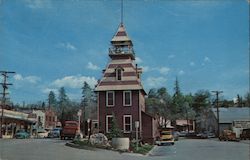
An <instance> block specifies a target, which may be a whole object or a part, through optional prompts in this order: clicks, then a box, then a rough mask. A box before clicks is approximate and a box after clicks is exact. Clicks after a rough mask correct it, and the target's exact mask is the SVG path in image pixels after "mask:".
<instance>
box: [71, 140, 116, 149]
mask: <svg viewBox="0 0 250 160" xmlns="http://www.w3.org/2000/svg"><path fill="white" fill-rule="evenodd" d="M72 143H74V144H76V145H79V148H83V149H86V148H87V149H91V148H92V149H94V148H100V149H110V148H111V147H109V146H102V145H92V144H91V143H89V141H88V140H83V141H80V140H73V142H72Z"/></svg>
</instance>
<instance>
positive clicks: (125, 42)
mask: <svg viewBox="0 0 250 160" xmlns="http://www.w3.org/2000/svg"><path fill="white" fill-rule="evenodd" d="M109 57H110V62H109V63H108V65H107V67H106V69H105V70H103V77H102V79H101V80H100V81H99V82H98V84H97V86H96V92H97V93H98V121H99V129H100V131H101V132H104V133H109V131H110V128H111V121H112V118H113V117H114V116H115V118H116V120H117V122H118V125H119V127H120V129H121V130H122V131H123V134H124V136H126V137H130V138H134V137H135V122H136V121H139V124H140V127H139V132H140V137H141V138H142V139H143V140H145V141H148V142H149V141H151V142H152V140H154V139H155V137H156V136H158V135H157V130H156V128H157V127H156V124H157V123H155V121H156V119H155V118H154V117H152V116H150V115H148V114H146V113H145V98H144V96H145V95H146V92H145V91H144V89H143V86H142V84H141V73H142V69H141V68H138V67H137V65H136V64H135V62H134V61H135V53H134V50H133V43H132V41H131V39H130V38H129V37H128V35H127V32H126V30H125V27H124V25H123V24H122V23H121V24H120V26H119V28H118V31H117V32H116V34H115V35H114V37H113V38H112V40H111V48H110V49H109Z"/></svg>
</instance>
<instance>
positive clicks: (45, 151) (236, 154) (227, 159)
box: [0, 139, 250, 160]
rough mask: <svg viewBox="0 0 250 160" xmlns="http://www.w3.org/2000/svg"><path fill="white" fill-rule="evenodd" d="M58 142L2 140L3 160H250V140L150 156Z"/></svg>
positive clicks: (195, 144) (205, 143)
mask: <svg viewBox="0 0 250 160" xmlns="http://www.w3.org/2000/svg"><path fill="white" fill-rule="evenodd" d="M65 143H66V141H61V140H55V139H28V140H17V139H13V140H12V139H11V140H6V139H5V140H0V160H17V159H18V160H57V159H58V160H85V159H86V160H92V159H93V160H96V159H101V160H105V159H107V160H112V159H114V160H134V159H136V160H140V159H148V160H150V159H157V160H161V159H162V160H163V159H168V160H211V159H213V160H238V159H240V160H248V159H249V149H250V148H249V147H250V146H249V141H245V142H219V141H217V140H186V139H183V140H180V141H178V142H176V144H175V145H174V146H156V147H155V148H154V150H152V152H151V153H150V155H149V156H141V155H136V154H128V153H125V154H124V153H123V154H120V153H117V152H112V151H107V150H97V151H91V150H82V149H75V148H70V147H67V146H65V145H64V144H65Z"/></svg>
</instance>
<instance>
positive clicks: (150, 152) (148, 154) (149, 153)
mask: <svg viewBox="0 0 250 160" xmlns="http://www.w3.org/2000/svg"><path fill="white" fill-rule="evenodd" d="M155 148H156V145H154V147H153V148H152V149H151V150H150V151H149V152H148V153H147V154H146V155H145V156H147V157H148V156H150V155H151V154H152V152H153V150H154V149H155Z"/></svg>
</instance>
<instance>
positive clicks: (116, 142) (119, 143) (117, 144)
mask: <svg viewBox="0 0 250 160" xmlns="http://www.w3.org/2000/svg"><path fill="white" fill-rule="evenodd" d="M112 147H114V148H115V149H119V150H128V149H129V138H112Z"/></svg>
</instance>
